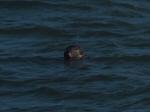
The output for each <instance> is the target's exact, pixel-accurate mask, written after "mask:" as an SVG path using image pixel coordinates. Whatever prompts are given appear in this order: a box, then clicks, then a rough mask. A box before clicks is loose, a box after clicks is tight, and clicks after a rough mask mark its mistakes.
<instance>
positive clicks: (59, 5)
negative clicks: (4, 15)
mask: <svg viewBox="0 0 150 112" xmlns="http://www.w3.org/2000/svg"><path fill="white" fill-rule="evenodd" d="M0 6H1V8H14V9H17V8H20V9H24V8H36V7H37V8H39V7H43V8H47V9H54V10H55V9H61V10H65V9H69V10H80V11H81V10H85V11H87V10H88V11H89V10H93V9H94V8H93V7H92V6H91V5H87V4H80V3H77V4H76V3H69V4H68V3H65V2H50V1H42V0H41V1H39V0H38V1H20V0H12V1H0Z"/></svg>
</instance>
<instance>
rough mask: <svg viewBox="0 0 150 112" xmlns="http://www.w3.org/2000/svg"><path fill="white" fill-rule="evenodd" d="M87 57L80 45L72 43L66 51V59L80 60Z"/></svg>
mask: <svg viewBox="0 0 150 112" xmlns="http://www.w3.org/2000/svg"><path fill="white" fill-rule="evenodd" d="M84 57H85V53H84V52H83V50H82V49H81V48H80V46H78V45H71V46H69V47H67V48H66V50H65V52H64V59H65V60H79V59H83V58H84Z"/></svg>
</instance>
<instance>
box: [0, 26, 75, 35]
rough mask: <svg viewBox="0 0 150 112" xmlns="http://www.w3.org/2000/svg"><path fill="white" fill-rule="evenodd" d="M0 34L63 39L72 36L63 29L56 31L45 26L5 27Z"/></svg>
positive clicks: (0, 29) (0, 30)
mask: <svg viewBox="0 0 150 112" xmlns="http://www.w3.org/2000/svg"><path fill="white" fill-rule="evenodd" d="M0 33H1V34H30V33H31V34H32V33H35V34H43V35H49V36H51V37H52V36H54V37H57V36H58V37H59V36H60V37H64V36H72V35H73V34H71V33H70V32H68V31H66V30H64V29H56V28H50V27H46V26H34V27H7V28H0Z"/></svg>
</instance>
